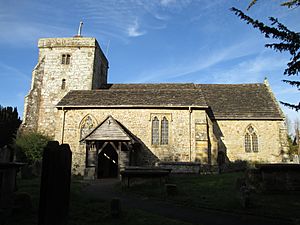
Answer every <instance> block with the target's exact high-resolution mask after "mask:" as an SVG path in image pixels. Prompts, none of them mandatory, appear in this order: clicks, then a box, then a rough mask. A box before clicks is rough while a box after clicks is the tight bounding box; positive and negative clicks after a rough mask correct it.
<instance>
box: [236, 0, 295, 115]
mask: <svg viewBox="0 0 300 225" xmlns="http://www.w3.org/2000/svg"><path fill="white" fill-rule="evenodd" d="M256 2H257V0H253V1H252V2H251V3H250V5H249V7H248V9H249V8H250V7H252V6H253V5H254V4H255V3H256ZM281 5H282V6H287V7H289V8H296V7H298V6H300V0H290V1H287V2H283V3H282V4H281ZM231 10H232V11H233V12H234V13H235V14H236V15H237V16H239V17H240V18H241V20H245V21H246V22H247V24H251V25H252V26H253V27H254V28H255V29H258V30H260V32H261V33H263V34H264V36H265V38H272V39H276V40H278V43H270V44H266V45H265V47H267V48H271V49H273V50H275V51H279V52H288V53H289V54H290V55H291V58H290V61H289V62H288V64H287V68H286V69H285V70H284V75H287V76H297V75H299V72H300V33H299V32H295V31H292V30H290V29H288V28H287V27H286V26H285V25H284V24H282V23H280V22H279V21H278V19H276V18H274V17H269V20H270V22H271V25H270V26H268V25H266V24H264V23H262V22H260V21H258V20H255V19H253V18H251V17H250V16H247V15H246V14H245V13H244V12H242V11H241V10H239V9H236V8H234V7H233V8H231ZM283 82H285V83H288V84H290V85H292V86H295V87H296V88H298V90H300V81H299V80H290V79H289V80H283ZM280 103H282V104H283V105H285V106H287V107H290V108H292V109H294V110H296V111H298V110H300V102H299V103H286V102H280Z"/></svg>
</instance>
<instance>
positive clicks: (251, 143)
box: [245, 125, 258, 152]
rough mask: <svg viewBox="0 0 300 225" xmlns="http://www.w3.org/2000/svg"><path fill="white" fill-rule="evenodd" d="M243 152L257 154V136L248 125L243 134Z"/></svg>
mask: <svg viewBox="0 0 300 225" xmlns="http://www.w3.org/2000/svg"><path fill="white" fill-rule="evenodd" d="M245 151H246V152H258V136H257V133H256V131H255V129H254V128H253V126H251V125H249V126H248V127H247V129H246V133H245Z"/></svg>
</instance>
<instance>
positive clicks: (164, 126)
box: [160, 117, 169, 145]
mask: <svg viewBox="0 0 300 225" xmlns="http://www.w3.org/2000/svg"><path fill="white" fill-rule="evenodd" d="M168 142H169V121H168V120H167V118H166V117H164V118H163V119H162V121H161V142H160V143H161V144H162V145H167V144H168Z"/></svg>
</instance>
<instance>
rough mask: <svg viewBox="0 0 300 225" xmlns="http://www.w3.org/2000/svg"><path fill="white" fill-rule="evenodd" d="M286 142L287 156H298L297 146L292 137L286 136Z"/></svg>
mask: <svg viewBox="0 0 300 225" xmlns="http://www.w3.org/2000/svg"><path fill="white" fill-rule="evenodd" d="M287 140H288V148H289V150H288V154H289V155H296V154H298V145H297V144H296V143H295V142H294V141H293V139H292V137H291V136H290V135H288V136H287Z"/></svg>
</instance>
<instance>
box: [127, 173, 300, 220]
mask: <svg viewBox="0 0 300 225" xmlns="http://www.w3.org/2000/svg"><path fill="white" fill-rule="evenodd" d="M241 176H243V173H226V174H221V175H219V174H214V175H198V176H172V177H170V178H169V180H168V183H173V184H176V185H177V190H178V193H177V194H176V195H175V196H167V195H166V191H165V187H164V186H159V185H153V184H142V185H137V186H133V187H131V188H129V189H126V190H125V191H126V192H130V193H134V194H138V195H142V196H146V197H149V198H158V199H162V200H167V201H171V202H175V203H177V204H180V205H186V206H191V207H196V208H211V209H218V210H225V211H231V212H237V213H247V214H248V213H249V214H255V215H263V216H271V217H280V218H289V219H295V220H300V214H299V210H300V193H299V192H298V193H296V192H294V193H272V194H271V193H269V194H266V193H251V195H250V206H249V208H246V209H244V208H243V207H242V206H241V202H240V197H239V192H238V191H237V189H236V180H237V178H239V177H241Z"/></svg>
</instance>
